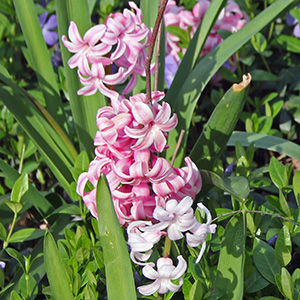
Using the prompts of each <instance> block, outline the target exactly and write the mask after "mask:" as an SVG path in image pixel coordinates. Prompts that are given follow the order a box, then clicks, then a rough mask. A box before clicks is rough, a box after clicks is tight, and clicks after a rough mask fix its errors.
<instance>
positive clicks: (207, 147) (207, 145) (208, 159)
mask: <svg viewBox="0 0 300 300" xmlns="http://www.w3.org/2000/svg"><path fill="white" fill-rule="evenodd" d="M250 81H251V75H250V74H248V76H245V75H244V77H243V81H242V82H241V83H240V84H233V86H232V87H231V88H230V89H229V90H228V91H227V92H226V93H225V95H224V96H223V98H222V99H221V100H220V102H219V103H218V105H217V106H216V108H215V109H214V111H213V113H212V114H211V116H210V118H209V120H208V121H207V123H206V124H205V125H204V128H203V131H202V133H201V135H200V137H199V138H198V140H197V142H196V144H195V145H194V147H193V149H192V151H191V154H190V157H191V159H192V160H193V161H194V162H195V164H196V165H197V167H198V168H199V169H200V168H201V169H205V170H212V167H213V163H214V160H215V159H216V157H217V156H218V155H219V154H220V153H221V151H222V149H224V148H225V147H226V144H227V142H228V140H229V138H230V136H231V133H232V131H233V130H234V127H235V125H236V123H237V121H238V119H239V116H240V113H241V112H242V109H243V107H244V103H245V97H244V96H245V89H246V88H247V86H248V85H249V83H250ZM229 116H230V117H229Z"/></svg>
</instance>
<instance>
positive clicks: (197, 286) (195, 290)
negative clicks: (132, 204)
mask: <svg viewBox="0 0 300 300" xmlns="http://www.w3.org/2000/svg"><path fill="white" fill-rule="evenodd" d="M202 295H203V286H202V284H201V282H200V280H196V281H195V282H194V283H193V285H192V288H191V290H190V293H189V297H190V300H197V299H202Z"/></svg>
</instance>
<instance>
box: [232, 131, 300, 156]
mask: <svg viewBox="0 0 300 300" xmlns="http://www.w3.org/2000/svg"><path fill="white" fill-rule="evenodd" d="M237 141H239V142H240V143H241V144H242V145H243V146H249V145H250V144H251V143H253V144H254V147H255V148H261V149H267V150H271V151H275V152H278V153H283V154H285V155H287V156H290V157H293V158H295V159H297V160H299V161H300V146H299V145H297V144H296V143H293V142H291V141H288V140H285V139H282V138H279V137H276V136H270V135H267V134H259V133H248V132H241V131H234V132H233V133H232V135H231V137H230V139H229V141H228V143H227V146H234V145H235V143H236V142H237Z"/></svg>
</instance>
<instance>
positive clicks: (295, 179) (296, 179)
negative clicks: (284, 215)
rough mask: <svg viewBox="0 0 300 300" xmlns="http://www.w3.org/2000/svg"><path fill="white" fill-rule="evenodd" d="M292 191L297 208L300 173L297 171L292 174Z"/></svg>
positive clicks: (299, 196) (299, 202)
mask: <svg viewBox="0 0 300 300" xmlns="http://www.w3.org/2000/svg"><path fill="white" fill-rule="evenodd" d="M293 190H294V194H295V199H296V202H297V204H298V206H299V205H300V172H299V171H296V172H295V173H294V177H293Z"/></svg>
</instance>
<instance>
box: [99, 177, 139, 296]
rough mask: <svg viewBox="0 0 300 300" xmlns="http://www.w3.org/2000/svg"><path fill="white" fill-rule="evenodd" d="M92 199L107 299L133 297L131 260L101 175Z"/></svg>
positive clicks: (105, 182)
mask: <svg viewBox="0 0 300 300" xmlns="http://www.w3.org/2000/svg"><path fill="white" fill-rule="evenodd" d="M96 198H97V212H98V227H99V233H100V241H101V245H102V248H103V256H104V263H105V274H106V288H107V294H108V298H109V299H120V297H122V300H127V299H128V300H134V299H136V291H135V285H134V280H133V273H132V267H131V261H130V258H129V253H128V249H127V246H126V242H125V239H124V236H123V233H122V230H121V226H120V223H119V221H118V218H117V216H116V213H115V209H114V205H113V202H112V198H111V195H110V190H109V187H108V184H107V181H106V178H105V176H104V174H101V176H100V178H99V181H98V184H97V193H96ZM116 282H117V283H118V284H117V285H116Z"/></svg>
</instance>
